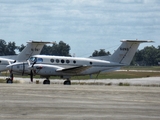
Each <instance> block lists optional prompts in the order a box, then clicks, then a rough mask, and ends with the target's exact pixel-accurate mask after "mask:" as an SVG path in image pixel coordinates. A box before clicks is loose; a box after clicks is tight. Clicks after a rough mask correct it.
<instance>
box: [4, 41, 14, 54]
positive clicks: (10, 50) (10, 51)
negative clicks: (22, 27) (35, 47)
mask: <svg viewBox="0 0 160 120" xmlns="http://www.w3.org/2000/svg"><path fill="white" fill-rule="evenodd" d="M16 49H17V46H16V44H15V42H9V43H8V45H6V48H5V55H16V52H15V50H16Z"/></svg>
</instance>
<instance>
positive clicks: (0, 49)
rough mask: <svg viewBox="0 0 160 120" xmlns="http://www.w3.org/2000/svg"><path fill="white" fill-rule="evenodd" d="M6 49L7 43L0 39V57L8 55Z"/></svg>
mask: <svg viewBox="0 0 160 120" xmlns="http://www.w3.org/2000/svg"><path fill="white" fill-rule="evenodd" d="M5 49H6V42H5V41H4V40H3V39H0V56H4V55H6V53H5Z"/></svg>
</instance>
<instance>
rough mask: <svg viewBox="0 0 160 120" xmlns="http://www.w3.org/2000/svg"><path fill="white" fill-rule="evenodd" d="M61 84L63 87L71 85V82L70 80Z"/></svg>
mask: <svg viewBox="0 0 160 120" xmlns="http://www.w3.org/2000/svg"><path fill="white" fill-rule="evenodd" d="M63 84H64V85H71V81H70V80H66V81H64V83H63Z"/></svg>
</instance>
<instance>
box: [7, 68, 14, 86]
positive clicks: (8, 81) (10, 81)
mask: <svg viewBox="0 0 160 120" xmlns="http://www.w3.org/2000/svg"><path fill="white" fill-rule="evenodd" d="M6 83H13V73H12V70H11V71H10V77H9V78H6Z"/></svg>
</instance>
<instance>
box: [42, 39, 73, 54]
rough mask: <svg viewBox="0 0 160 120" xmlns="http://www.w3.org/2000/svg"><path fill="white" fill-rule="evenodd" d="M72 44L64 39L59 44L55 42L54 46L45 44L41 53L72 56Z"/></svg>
mask: <svg viewBox="0 0 160 120" xmlns="http://www.w3.org/2000/svg"><path fill="white" fill-rule="evenodd" d="M69 51H70V46H69V45H68V44H66V43H64V42H63V41H60V42H59V43H58V44H57V43H55V44H53V45H52V46H46V45H45V46H44V47H43V49H42V52H41V54H46V55H56V56H70V53H69Z"/></svg>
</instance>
